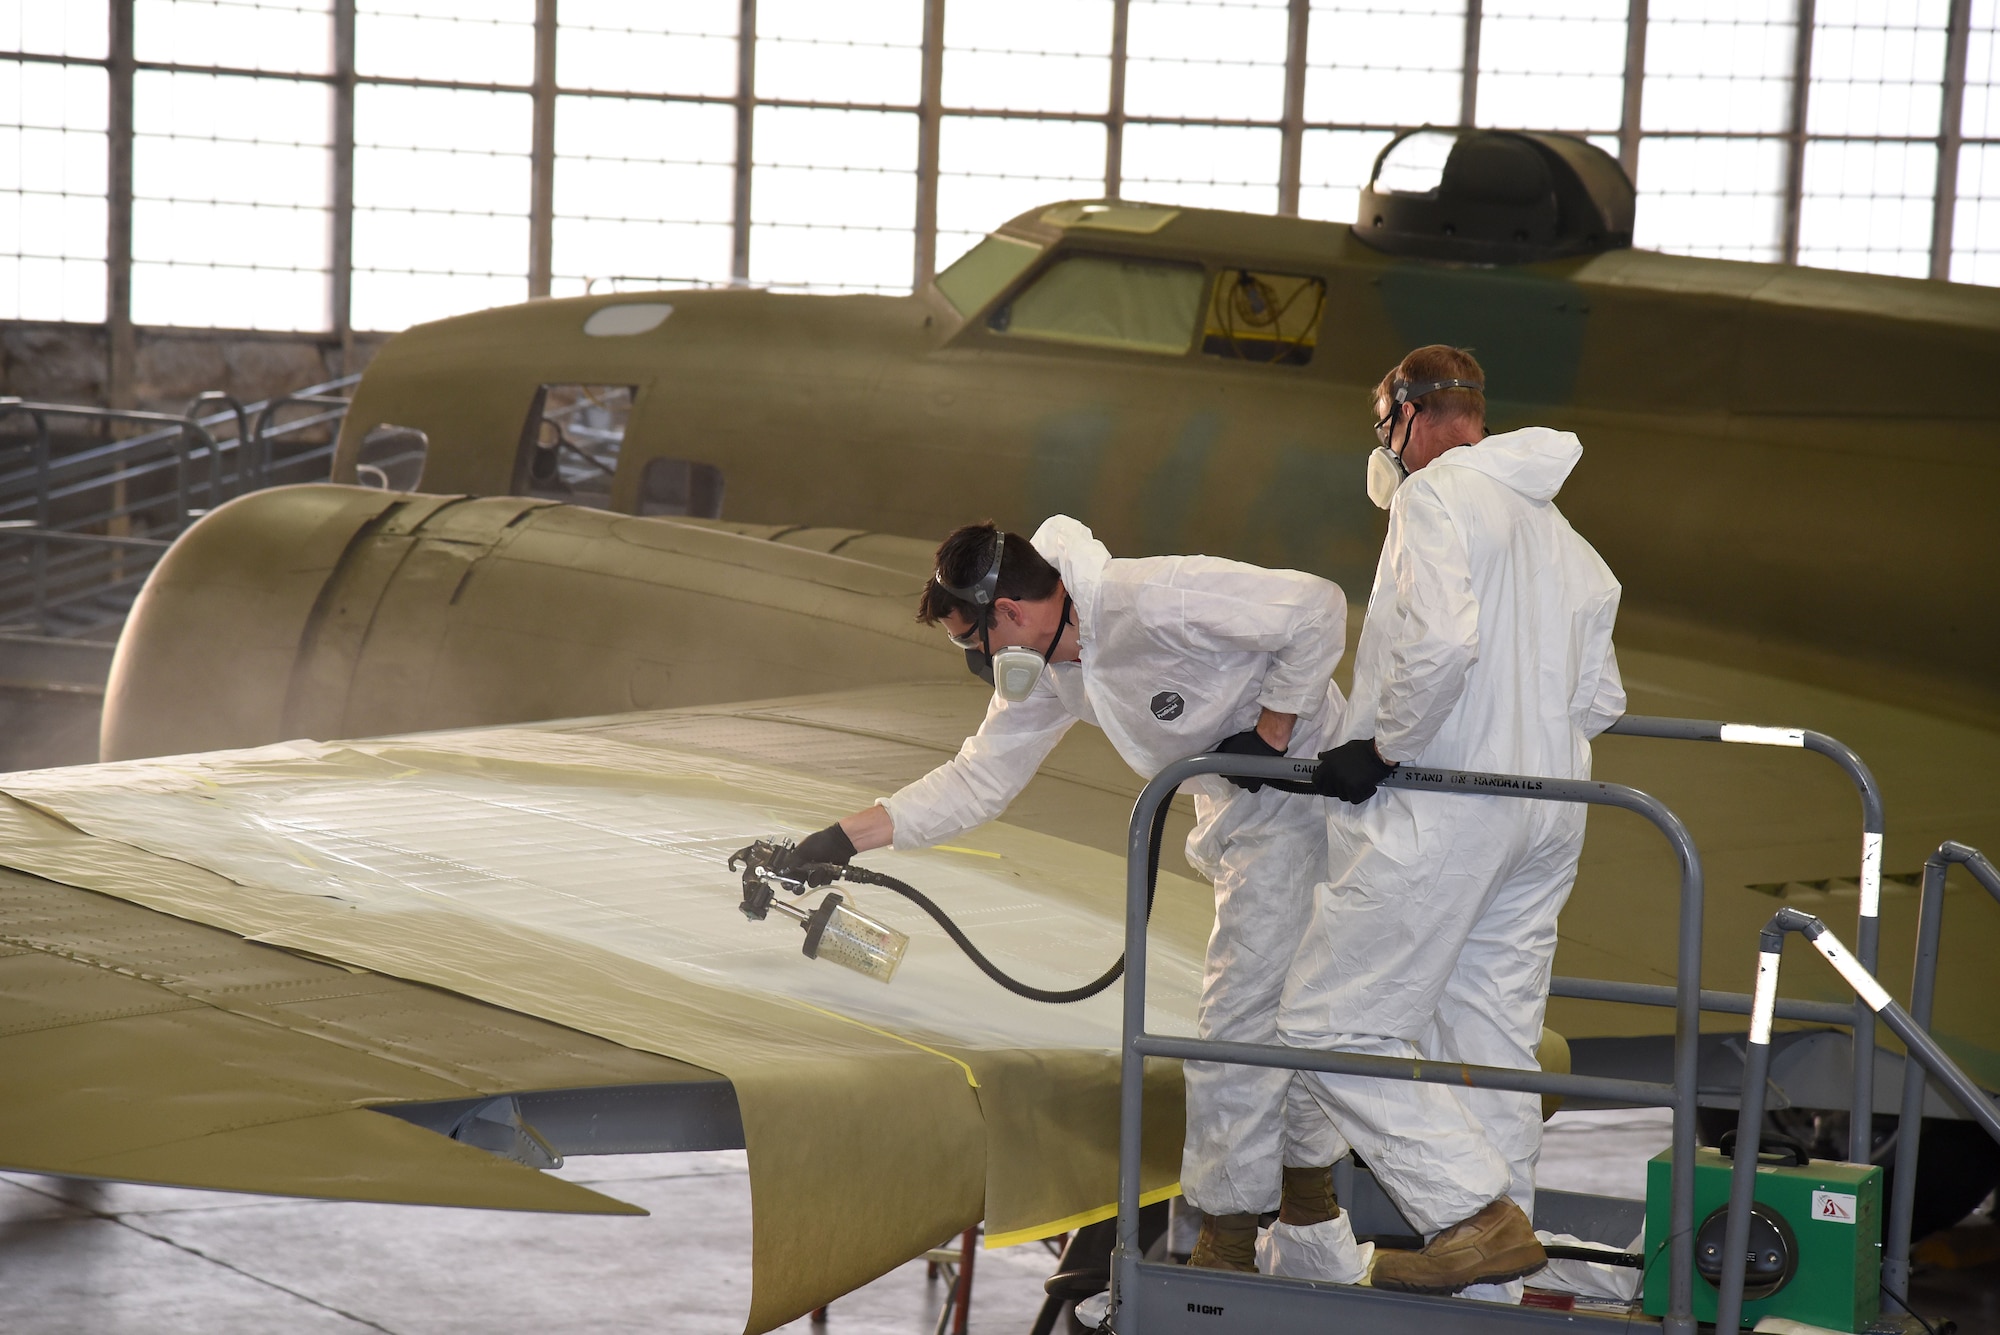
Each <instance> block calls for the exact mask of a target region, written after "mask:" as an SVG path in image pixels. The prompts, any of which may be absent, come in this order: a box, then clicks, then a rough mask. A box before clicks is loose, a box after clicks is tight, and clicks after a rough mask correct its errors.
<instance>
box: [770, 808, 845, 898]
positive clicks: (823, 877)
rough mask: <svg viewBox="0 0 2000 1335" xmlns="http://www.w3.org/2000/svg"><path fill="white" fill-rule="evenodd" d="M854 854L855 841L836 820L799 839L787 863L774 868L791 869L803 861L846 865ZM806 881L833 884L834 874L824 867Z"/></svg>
mask: <svg viewBox="0 0 2000 1335" xmlns="http://www.w3.org/2000/svg"><path fill="white" fill-rule="evenodd" d="M853 856H854V841H853V840H852V839H849V838H848V837H847V831H845V830H843V829H841V828H840V822H839V821H835V822H834V823H833V824H831V825H829V826H827V827H826V828H825V829H824V830H815V831H814V832H813V833H811V834H809V835H807V836H806V837H805V838H803V839H801V840H799V842H798V846H797V847H795V848H793V849H792V855H791V856H790V857H789V858H786V859H785V865H784V866H783V867H777V868H773V870H774V871H790V870H791V869H792V868H793V867H796V866H799V865H800V864H802V863H828V862H832V863H838V864H839V865H840V866H843V867H845V866H846V865H847V863H848V860H849V859H850V858H852V857H853ZM805 881H806V884H807V885H810V886H822V885H831V884H832V883H833V881H834V875H833V873H832V872H830V871H827V870H825V869H824V868H822V869H820V870H817V871H813V872H809V873H808V874H807V875H806V878H805Z"/></svg>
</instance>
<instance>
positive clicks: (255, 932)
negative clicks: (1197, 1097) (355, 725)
mask: <svg viewBox="0 0 2000 1335" xmlns="http://www.w3.org/2000/svg"><path fill="white" fill-rule="evenodd" d="M4 787H5V789H6V791H7V792H8V793H10V794H11V795H12V796H13V797H15V798H16V799H18V800H19V801H20V802H22V803H26V804H31V805H32V807H33V808H38V809H39V811H40V812H41V813H45V814H43V815H38V814H37V813H36V812H35V811H33V810H29V809H24V808H23V807H20V806H10V807H9V808H7V809H6V810H4V811H0V839H4V840H5V847H6V848H7V850H8V852H7V853H6V855H5V861H6V862H8V863H10V864H12V865H14V866H16V867H19V868H21V869H22V870H26V871H31V872H34V873H36V874H38V875H42V876H46V877H49V878H51V879H55V880H59V881H63V882H66V883H69V884H74V885H80V886H83V887H85V888H89V889H93V890H99V891H103V892H106V893H110V894H114V895H118V896H120V897H123V898H127V899H130V900H133V901H135V902H138V903H142V904H145V905H147V906H149V907H153V908H157V909H161V910H164V911H166V912H170V913H174V914H177V915H179V916H183V917H187V918H191V919H195V920H198V921H202V922H206V923H211V924H213V925H216V926H220V927H224V928H227V929H229V930H232V931H236V932H239V933H241V934H243V935H245V936H248V937H252V938H254V939H257V940H262V941H268V942H271V943H273V944H276V945H281V946H285V947H288V948H292V949H297V950H303V951H307V952H310V953H313V954H318V955H323V956H326V957H329V958H333V959H338V960H341V961H344V962H347V963H350V964H354V965H358V966H361V967H365V968H369V969H374V970H378V971H381V972H385V973H390V974H393V975H396V976H400V977H404V978H409V979H413V980H416V981H420V982H425V983H430V984H434V985H436V986H440V987H445V988H449V989H451V990H453V991H457V992H461V993H464V994H466V995H469V996H473V997H477V998H479V999H481V1000H485V1001H490V1002H493V1003H495V1004H499V1005H503V1006H507V1007H510V1008H513V1009H516V1010H520V1011H524V1012H527V1013H530V1014H534V1015H537V1016H541V1017H543V1018H546V1019H550V1020H554V1021H557V1022H559V1023H563V1024H567V1025H571V1026H573V1027H575V1028H578V1029H582V1030H585V1031H587V1032H590V1033H593V1034H597V1035H599V1036H601V1037H604V1038H608V1039H611V1040H613V1041H616V1042H620V1043H624V1044H628V1045H630V1046H632V1047H635V1048H640V1049H644V1050H647V1051H652V1052H657V1053H661V1054H663V1055H667V1056H672V1057H676V1058H680V1059H682V1060H685V1061H690V1062H694V1063H697V1064H699V1065H701V1066H705V1067H708V1068H711V1069H713V1070H717V1071H720V1072H722V1073H723V1074H725V1075H727V1076H728V1077H729V1078H730V1079H731V1081H732V1082H733V1083H734V1084H735V1086H736V1089H737V1093H738V1098H739V1101H740V1103H741V1105H742V1112H743V1121H744V1128H745V1133H746V1137H747V1143H748V1146H749V1157H750V1164H751V1177H752V1191H753V1199H754V1207H755V1208H754V1215H755V1220H756V1226H755V1247H756V1280H755V1291H754V1295H753V1305H752V1314H751V1320H750V1327H751V1329H753V1330H754V1329H765V1328H768V1327H769V1326H772V1325H775V1324H778V1323H780V1322H782V1321H784V1320H787V1319H790V1318H791V1317H793V1316H796V1315H798V1314H799V1313H800V1312H803V1311H805V1310H808V1309H809V1308H811V1307H813V1306H816V1305H817V1304H818V1303H820V1302H823V1301H826V1300H827V1299H829V1298H831V1297H833V1296H836V1295H838V1294H839V1293H842V1292H845V1291H846V1290H847V1289H849V1288H851V1287H853V1286H854V1285H856V1284H858V1283H861V1282H864V1281H865V1280H866V1279H868V1278H870V1277H872V1276H873V1275H875V1274H877V1273H880V1272H882V1271H884V1270H886V1269H888V1268H889V1267H891V1266H893V1265H895V1264H897V1263H899V1262H901V1261H902V1260H904V1259H906V1258H907V1257H909V1256H910V1255H913V1254H915V1253H916V1252H918V1251H920V1250H921V1249H923V1248H924V1247H926V1246H929V1245H932V1244H934V1243H936V1242H939V1241H940V1240H942V1239H943V1238H945V1237H946V1236H948V1235H949V1234H950V1233H952V1232H954V1231H956V1230H958V1229H961V1228H963V1227H965V1226H966V1225H968V1224H969V1223H971V1222H973V1221H974V1220H977V1219H979V1218H980V1217H982V1216H983V1217H984V1218H985V1219H986V1221H987V1228H988V1233H989V1238H990V1239H996V1240H1008V1239H1009V1238H1014V1239H1019V1238H1025V1237H1029V1236H1035V1235H1037V1234H1039V1233H1044V1232H1053V1231H1056V1230H1057V1229H1059V1228H1061V1227H1068V1226H1074V1224H1075V1223H1077V1222H1079V1221H1080V1220H1081V1219H1082V1218H1087V1217H1090V1216H1092V1215H1099V1214H1101V1213H1102V1212H1103V1211H1104V1207H1105V1206H1106V1205H1107V1204H1108V1202H1109V1201H1110V1198H1111V1193H1112V1190H1113V1185H1114V1180H1115V1149H1116V1089H1117V1063H1116V1058H1115V1055H1114V1050H1115V1047H1116V1043H1117V1032H1118V1004H1119V1003H1118V994H1117V992H1116V991H1115V990H1114V991H1112V992H1110V993H1107V994H1105V995H1103V996H1101V997H1098V998H1095V999H1093V1000H1092V1001H1090V1002H1086V1003H1083V1004H1080V1005H1074V1006H1066V1007H1051V1006H1045V1005H1040V1004H1037V1003H1033V1002H1029V1001H1026V1000H1024V999H1021V998H1017V997H1014V996H1012V995H1011V994H1008V993H1005V992H1003V991H1002V990H1001V989H999V988H997V987H996V986H994V985H993V984H992V983H991V982H989V981H988V980H987V979H985V978H984V977H982V976H981V975H979V974H978V973H977V972H976V971H975V970H974V969H973V968H972V967H971V965H970V964H969V963H968V962H967V961H966V960H965V959H964V958H963V957H962V956H961V955H960V954H959V953H958V951H957V950H956V948H955V947H953V946H952V945H951V944H950V943H949V941H948V940H946V939H945V937H944V936H943V934H942V933H941V932H940V931H939V930H938V929H937V927H936V926H935V925H934V924H933V923H931V922H930V920H929V919H928V918H927V917H925V916H924V915H922V914H921V913H920V912H919V911H917V910H915V909H914V908H913V907H912V906H910V905H908V904H907V903H906V902H905V901H903V900H901V899H900V898H898V897H896V896H893V895H890V894H888V893H886V892H883V891H879V890H872V889H867V888H861V887H854V888H852V889H853V894H854V898H855V899H856V901H857V902H858V903H859V905H860V906H861V907H862V908H863V909H864V911H866V912H868V913H870V914H871V915H873V916H876V917H878V918H881V919H883V920H885V921H887V922H889V923H890V924H891V925H892V926H894V927H896V928H897V929H898V930H901V931H904V932H907V933H909V934H910V935H911V936H912V937H913V938H914V940H913V942H912V944H911V947H910V950H909V953H908V955H907V957H906V959H905V961H904V964H903V967H902V970H901V972H900V973H899V974H898V976H897V978H896V981H895V982H894V983H893V984H892V985H889V986H884V985H882V984H879V983H876V982H873V981H871V980H868V979H865V978H861V977H859V976H857V975H853V974H851V973H848V972H846V971H844V970H840V969H837V968H833V967H830V966H828V965H825V964H815V963H814V962H812V961H810V960H807V959H806V958H804V956H803V955H802V954H801V953H800V949H799V946H800V935H799V932H798V930H797V928H796V927H795V926H794V925H793V924H791V923H790V922H788V921H781V920H780V919H778V918H776V917H773V918H772V919H770V920H768V921H765V922H762V923H752V922H748V921H746V920H745V919H744V918H743V917H742V916H741V914H740V913H739V912H738V910H737V907H736V903H737V898H738V883H737V878H736V877H735V876H734V875H732V874H731V873H729V872H728V871H726V870H725V869H724V867H723V865H722V864H723V861H724V859H725V858H726V857H727V856H728V855H729V853H730V852H732V851H734V850H735V849H736V848H739V847H741V846H743V845H744V844H747V843H748V842H750V840H751V839H752V838H754V837H756V836H758V835H762V834H768V833H771V832H773V831H780V832H791V833H803V832H804V831H807V830H810V829H813V828H816V827H818V826H820V825H822V824H824V823H826V822H827V821H828V820H830V819H833V818H834V817H836V816H838V815H840V814H843V813H844V812H846V811H849V810H853V809H855V808H857V807H859V806H861V805H863V804H865V803H866V802H867V801H868V800H870V799H871V798H872V797H874V796H875V795H876V794H875V792H874V791H873V790H871V789H868V788H863V787H858V786H851V785H847V784H842V783H838V782H833V781H828V780H825V779H821V778H809V777H804V776H801V775H800V774H798V773H797V772H795V771H791V770H787V769H784V768H779V767H769V768H767V767H764V766H759V765H754V764H746V763H740V762H737V761H732V760H729V759H726V758H719V757H717V756H715V755H713V754H709V755H696V754H689V753H684V752H677V751H674V750H672V749H668V748H660V747H655V746H636V745H630V744H626V743H623V742H620V741H617V740H615V739H612V738H608V737H605V736H603V735H577V734H569V733H563V732H560V731H556V730H551V729H529V728H523V729H505V730H490V731H481V732H472V733H462V734H455V735H451V734H442V735H433V736H429V737H423V738H417V739H411V740H403V741H389V742H378V743H350V744H342V745H319V744H313V743H287V744H282V745H279V746H273V747H265V748H261V749H258V750H254V751H244V752H228V753H218V754H213V755H206V756H193V757H176V758H169V759H163V760H157V761H135V762H126V763H120V764H115V765H101V766H89V767H80V768H77V769H71V770H51V771H42V772H39V773H32V774H22V775H14V776H10V777H9V778H8V779H7V780H6V781H5V783H4ZM48 815H52V816H54V817H56V818H58V819H57V820H53V821H52V820H49V819H47V818H46V816H48ZM868 861H869V862H870V863H871V864H872V865H875V866H878V867H881V868H882V869H884V870H888V871H891V872H893V873H894V874H896V875H898V876H900V877H902V878H903V879H905V880H907V881H910V882H911V883H912V884H915V885H918V886H921V887H923V888H924V889H925V890H926V891H927V892H929V893H931V894H932V895H933V896H934V897H935V898H937V899H938V900H939V901H940V902H941V903H942V904H944V905H946V906H947V908H948V910H949V911H951V912H952V913H953V914H954V916H955V917H956V918H957V919H958V920H959V922H960V923H961V924H962V925H963V926H964V927H965V929H966V930H967V931H968V932H969V933H971V934H972V936H973V937H974V939H975V940H977V941H978V942H979V943H980V944H981V947H982V948H983V949H984V950H986V951H987V952H988V953H989V954H990V955H991V956H992V957H993V958H994V959H995V960H996V961H998V962H999V963H1000V964H1001V965H1002V967H1004V968H1007V969H1009V970H1010V971H1012V972H1015V973H1018V974H1020V975H1021V976H1023V977H1025V978H1027V979H1030V980H1032V981H1035V982H1037V983H1040V984H1042V985H1044V986H1069V985H1071V984H1073V983H1076V982H1081V981H1084V980H1086V979H1088V978H1090V977H1093V976H1095V975H1096V974H1097V973H1099V972H1101V971H1102V969H1103V968H1104V966H1105V965H1106V964H1107V963H1108V962H1109V961H1110V960H1111V959H1112V958H1114V957H1115V956H1116V955H1117V953H1118V951H1119V949H1120V946H1121V939H1120V938H1121V933H1120V930H1119V925H1120V915H1121V910H1122V890H1123V871H1124V869H1123V864H1122V862H1121V861H1120V860H1119V859H1118V858H1116V857H1114V856H1112V855H1110V854H1108V853H1105V852H1101V851H1097V850H1094V849H1090V848H1085V847H1081V846H1079V845H1077V844H1074V843H1070V842H1067V841H1064V840H1060V839H1056V838H1052V837H1050V836H1047V835H1043V834H1037V833H1034V832H1031V831H1028V830H1024V829H1019V828H1014V827H1010V826H1007V825H1004V824H1002V825H993V826H989V827H986V828H984V829H982V830H980V831H978V832H977V837H976V838H970V837H969V838H968V840H967V841H966V842H965V843H964V844H962V845H960V846H957V847H954V848H951V849H938V850H930V851H927V852H921V853H904V854H895V853H887V852H884V853H880V854H870V855H868ZM843 893H848V889H847V888H843ZM1207 899H1208V894H1207V888H1206V887H1205V886H1200V885H1197V884H1194V883H1190V882H1186V881H1173V880H1171V879H1170V880H1169V883H1168V884H1166V885H1164V886H1163V889H1162V907H1161V911H1160V914H1159V930H1158V931H1156V933H1155V935H1154V942H1153V957H1154V961H1155V963H1154V973H1153V977H1154V979H1156V980H1157V981H1156V982H1155V984H1154V986H1153V989H1152V993H1151V996H1150V998H1149V1002H1150V1006H1149V1009H1150V1012H1151V1014H1150V1016H1149V1020H1148V1023H1149V1025H1150V1026H1151V1027H1152V1028H1154V1029H1156V1030H1159V1031H1162V1032H1169V1033H1173V1032H1180V1033H1188V1032H1192V1017H1193V1013H1194V1006H1195V1000H1196V988H1197V986H1198V983H1199V978H1200V952H1201V943H1202V940H1203V937H1204V935H1205V931H1206V915H1205V913H1204V912H1203V909H1204V907H1205V905H1206V902H1207ZM1178 1089H1179V1078H1178V1072H1177V1071H1176V1070H1173V1069H1172V1068H1170V1067H1163V1068H1162V1070H1161V1071H1160V1072H1159V1073H1158V1084H1157V1088H1156V1089H1155V1091H1154V1097H1152V1098H1150V1099H1149V1101H1148V1111H1149V1119H1148V1137H1147V1141H1148V1143H1147V1150H1148V1163H1149V1171H1148V1174H1147V1181H1146V1183H1145V1185H1146V1187H1147V1188H1148V1189H1149V1193H1150V1194H1151V1195H1153V1196H1155V1197H1157V1196H1159V1195H1164V1194H1166V1193H1167V1192H1168V1191H1170V1190H1171V1189H1172V1179H1173V1176H1174V1171H1175V1167H1176V1165H1177V1158H1178V1151H1179V1142H1180V1115H1181V1110H1180V1101H1179V1098H1178ZM836 1236H837V1237H839V1238H840V1240H841V1241H840V1243H839V1244H838V1245H831V1244H830V1243H829V1241H828V1240H829V1239H830V1238H834V1237H836Z"/></svg>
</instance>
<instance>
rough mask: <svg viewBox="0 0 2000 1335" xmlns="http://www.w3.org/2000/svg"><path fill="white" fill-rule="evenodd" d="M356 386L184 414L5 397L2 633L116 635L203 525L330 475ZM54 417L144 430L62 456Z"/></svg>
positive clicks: (224, 399)
mask: <svg viewBox="0 0 2000 1335" xmlns="http://www.w3.org/2000/svg"><path fill="white" fill-rule="evenodd" d="M360 378H361V377H360V376H358V375H350V376H342V377H340V378H339V379H336V380H329V381H326V382H324V383H322V384H317V385H311V386H308V387H307V388H305V389H301V390H296V391H294V392H292V393H288V394H281V395H278V396H276V397H274V398H270V399H265V400H261V401H259V402H256V403H250V404H243V403H239V402H238V401H237V400H236V399H235V398H233V397H232V396H230V395H228V394H225V393H223V392H222V391H220V390H209V391H207V392H206V393H203V394H200V395H197V396H196V397H195V399H194V400H193V401H192V402H191V403H189V405H188V409H187V411H186V412H185V413H182V414H178V415H177V414H173V413H156V412H141V411H138V410H135V409H122V408H97V407H91V406H88V405H82V404H70V403H42V402H35V401H32V400H25V399H18V398H0V630H11V631H15V632H28V633H31V634H37V635H48V636H56V637H62V638H69V637H76V636H86V635H92V634H94V633H98V634H101V633H103V632H104V631H105V630H107V629H113V628H115V627H116V626H117V625H118V624H119V623H120V622H122V621H123V619H124V616H125V613H126V612H127V611H128V610H129V609H130V607H131V602H132V599H133V598H134V597H135V596H136V595H137V593H138V590H139V586H140V585H141V584H143V583H144V582H145V579H146V576H147V575H148V574H149V573H150V572H151V570H152V568H153V563H154V562H155V561H156V560H157V559H158V558H159V555H160V553H161V552H162V551H164V550H165V549H166V548H167V546H168V545H170V544H171V543H172V541H173V539H174V538H176V537H178V536H179V535H180V534H181V532H182V531H183V530H185V529H186V528H187V526H188V525H189V524H190V523H191V522H193V521H194V520H195V519H198V518H200V517H201V516H202V515H204V514H206V513H207V512H208V511H210V510H212V509H214V508H215V507H216V506H218V505H221V504H222V503H223V502H224V501H227V500H230V499H232V498H233V497H236V496H241V495H243V494H244V493H245V492H250V491H257V490H261V489H263V488H265V487H273V486H281V485H284V484H287V483H294V482H318V481H324V480H325V479H326V477H327V474H328V472H329V470H330V466H331V463H332V459H333V446H334V440H335V438H336V436H337V434H338V429H339V424H340V421H341V419H342V418H344V417H345V416H346V414H347V404H348V400H347V398H346V396H345V394H344V393H343V391H346V390H348V389H350V388H351V387H352V386H353V385H354V384H355V383H356V382H358V381H359V380H360ZM217 404H219V405H221V407H220V409H219V410H217V411H212V412H207V413H203V411H202V410H203V409H204V408H209V407H211V406H213V405H217ZM23 421H25V422H26V424H27V426H28V428H29V429H28V431H27V432H26V433H22V432H20V431H19V430H18V426H19V424H20V423H22V422H23ZM52 421H55V422H77V423H81V424H84V426H85V427H86V429H90V430H104V429H107V428H111V427H115V426H126V427H132V426H137V427H140V428H143V429H142V430H141V431H140V432H139V433H138V434H136V435H132V436H127V437H125V438H123V439H117V440H106V441H102V442H97V443H88V444H83V445H81V446H79V447H77V448H72V449H68V450H60V449H59V448H58V439H57V435H56V433H55V432H54V431H53V430H52V428H51V422H52Z"/></svg>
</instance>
